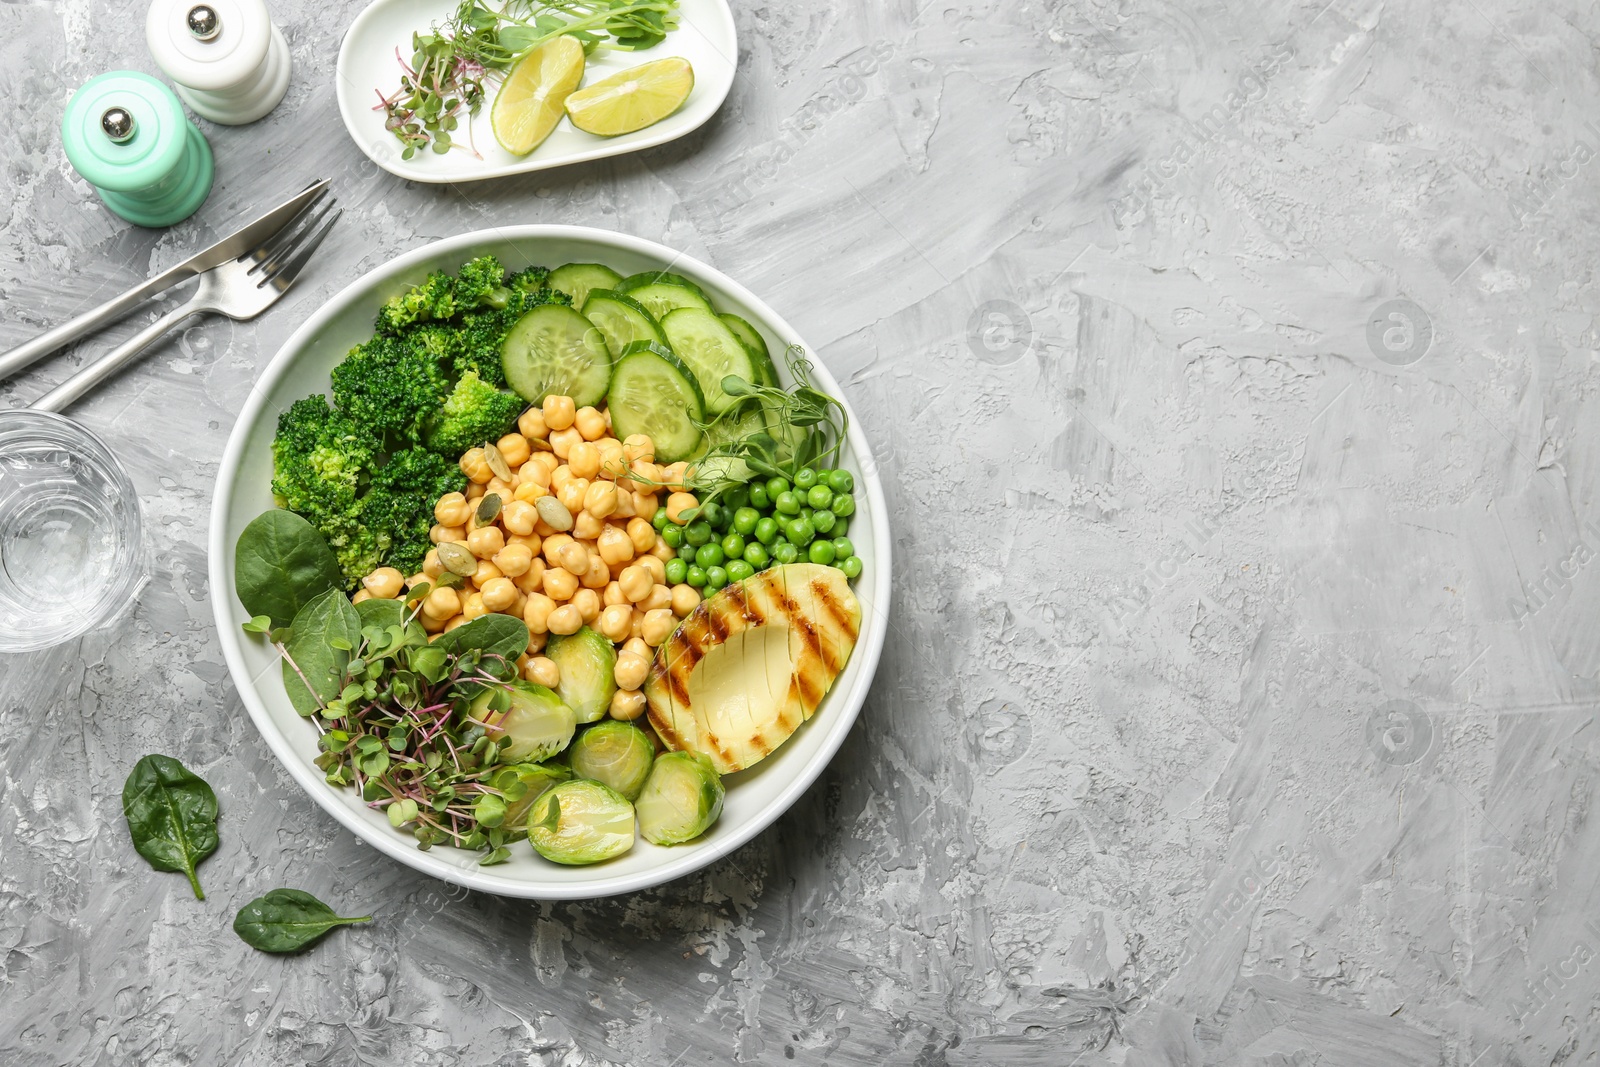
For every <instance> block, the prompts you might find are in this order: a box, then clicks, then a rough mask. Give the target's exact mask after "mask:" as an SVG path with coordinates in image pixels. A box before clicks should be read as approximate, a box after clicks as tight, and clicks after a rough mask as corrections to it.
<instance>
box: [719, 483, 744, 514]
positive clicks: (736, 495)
mask: <svg viewBox="0 0 1600 1067" xmlns="http://www.w3.org/2000/svg"><path fill="white" fill-rule="evenodd" d="M749 502H750V487H749V486H748V485H736V486H734V487H733V488H732V489H729V490H728V491H726V492H725V493H723V494H722V506H723V507H725V508H727V509H728V511H729V512H734V511H738V510H739V509H740V508H742V507H744V506H745V505H746V504H748V503H749Z"/></svg>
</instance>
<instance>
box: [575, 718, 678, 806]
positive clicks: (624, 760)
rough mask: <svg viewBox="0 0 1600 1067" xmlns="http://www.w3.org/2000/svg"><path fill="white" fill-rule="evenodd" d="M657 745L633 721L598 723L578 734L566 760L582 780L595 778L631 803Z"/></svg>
mask: <svg viewBox="0 0 1600 1067" xmlns="http://www.w3.org/2000/svg"><path fill="white" fill-rule="evenodd" d="M655 758H656V746H655V745H654V744H652V743H651V741H650V738H649V737H647V736H646V735H645V732H644V731H643V730H641V729H639V728H638V727H637V726H635V725H633V723H631V722H618V721H617V720H615V719H613V720H611V721H610V722H597V723H595V724H594V725H593V726H591V727H589V728H588V729H587V730H585V731H583V733H581V734H579V735H578V738H577V740H576V741H574V742H573V743H572V748H571V750H570V751H569V752H568V753H567V759H568V761H569V762H570V763H571V764H572V771H573V773H574V774H576V775H577V776H578V777H579V778H592V779H594V780H595V781H597V782H601V783H603V784H605V785H608V786H610V787H611V788H612V789H615V790H616V791H617V792H619V793H621V794H622V795H623V796H625V797H627V798H628V799H629V800H635V799H637V798H638V796H639V790H641V789H643V788H644V782H645V779H646V778H648V777H650V764H651V763H652V762H653V761H654V760H655Z"/></svg>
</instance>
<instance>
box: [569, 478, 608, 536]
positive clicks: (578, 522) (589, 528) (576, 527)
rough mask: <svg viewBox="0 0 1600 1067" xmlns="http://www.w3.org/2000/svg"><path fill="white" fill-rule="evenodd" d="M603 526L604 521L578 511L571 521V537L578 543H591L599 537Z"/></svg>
mask: <svg viewBox="0 0 1600 1067" xmlns="http://www.w3.org/2000/svg"><path fill="white" fill-rule="evenodd" d="M606 484H607V485H609V484H610V483H609V482H607V483H606ZM604 526H605V522H604V520H602V519H597V518H595V517H594V516H593V515H592V514H590V513H589V512H587V511H580V512H578V515H577V518H575V519H573V520H572V536H574V537H576V538H578V539H579V540H580V541H593V540H594V539H595V538H597V537H599V536H600V531H601V529H602V528H604Z"/></svg>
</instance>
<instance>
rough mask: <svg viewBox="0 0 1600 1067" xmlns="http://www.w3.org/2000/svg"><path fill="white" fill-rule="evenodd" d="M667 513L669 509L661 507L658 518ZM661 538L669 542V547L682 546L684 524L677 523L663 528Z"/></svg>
mask: <svg viewBox="0 0 1600 1067" xmlns="http://www.w3.org/2000/svg"><path fill="white" fill-rule="evenodd" d="M666 513H667V509H666V508H661V509H659V510H658V511H657V512H656V518H660V517H661V516H663V515H665V514H666ZM657 528H658V529H659V527H657ZM661 540H663V541H665V542H666V543H667V547H668V548H682V547H683V527H682V526H677V525H672V526H668V527H667V528H666V529H663V530H661Z"/></svg>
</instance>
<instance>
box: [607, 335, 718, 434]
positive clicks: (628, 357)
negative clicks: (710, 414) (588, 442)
mask: <svg viewBox="0 0 1600 1067" xmlns="http://www.w3.org/2000/svg"><path fill="white" fill-rule="evenodd" d="M606 404H607V406H608V407H609V409H610V411H611V432H612V433H613V434H615V435H616V436H617V437H618V438H619V439H622V440H626V439H627V437H628V435H630V434H636V433H643V434H649V435H650V440H651V442H653V443H654V444H655V446H656V462H657V463H676V462H677V461H678V460H680V459H688V458H689V457H690V456H692V455H694V454H695V450H696V449H698V448H699V447H700V439H701V437H702V436H704V435H703V434H702V433H701V432H700V427H699V426H698V425H697V424H698V423H700V422H704V421H705V417H706V412H705V400H704V399H703V398H702V396H701V393H700V387H699V386H698V385H696V384H695V380H694V375H693V374H691V373H690V372H689V368H687V367H685V366H684V365H683V363H682V362H681V361H679V359H678V358H677V357H676V356H674V355H673V354H672V353H671V352H670V351H668V350H667V349H665V348H662V347H661V346H660V345H654V344H651V343H650V342H648V341H635V342H634V343H633V344H631V345H629V346H628V347H627V348H626V349H624V350H623V355H622V358H621V359H619V360H617V365H616V369H615V370H614V371H613V373H612V375H611V392H610V393H609V394H608V395H607V397H606Z"/></svg>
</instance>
